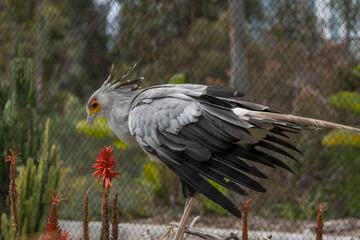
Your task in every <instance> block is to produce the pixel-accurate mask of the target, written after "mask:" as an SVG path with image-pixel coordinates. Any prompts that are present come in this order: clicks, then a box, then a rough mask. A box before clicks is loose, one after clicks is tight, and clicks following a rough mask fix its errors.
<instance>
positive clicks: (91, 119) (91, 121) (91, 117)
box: [87, 115, 94, 125]
mask: <svg viewBox="0 0 360 240" xmlns="http://www.w3.org/2000/svg"><path fill="white" fill-rule="evenodd" d="M87 120H88V123H89V124H90V125H93V123H94V116H93V115H88V117H87Z"/></svg>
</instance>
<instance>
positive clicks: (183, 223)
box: [174, 193, 200, 240]
mask: <svg viewBox="0 0 360 240" xmlns="http://www.w3.org/2000/svg"><path fill="white" fill-rule="evenodd" d="M199 196H200V194H199V193H196V194H195V195H194V196H193V197H188V198H186V202H185V208H184V214H183V215H182V217H181V220H180V223H179V228H178V230H177V232H176V235H175V239H174V240H182V239H183V237H184V233H185V227H186V220H187V219H188V218H189V215H190V212H191V210H192V208H193V207H194V205H195V202H196V200H197V199H198V198H199Z"/></svg>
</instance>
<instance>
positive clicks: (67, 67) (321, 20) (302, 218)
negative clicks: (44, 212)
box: [0, 0, 360, 239]
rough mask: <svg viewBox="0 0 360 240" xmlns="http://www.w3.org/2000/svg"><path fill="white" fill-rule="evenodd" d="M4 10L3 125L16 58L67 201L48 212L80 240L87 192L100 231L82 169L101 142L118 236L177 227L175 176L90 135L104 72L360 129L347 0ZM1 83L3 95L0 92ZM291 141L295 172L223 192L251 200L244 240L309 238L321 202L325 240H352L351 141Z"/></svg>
mask: <svg viewBox="0 0 360 240" xmlns="http://www.w3.org/2000/svg"><path fill="white" fill-rule="evenodd" d="M0 8H1V9H2V10H1V14H0V28H1V34H0V77H1V83H2V84H1V85H0V86H1V87H2V91H1V94H2V95H1V101H0V103H1V104H2V106H1V107H0V110H1V111H2V114H3V116H6V114H7V113H6V111H8V108H7V107H6V106H8V105H9V101H10V100H11V99H13V97H12V93H13V92H14V90H13V89H12V88H14V87H19V88H21V86H12V85H11V77H10V73H11V71H12V65H11V64H10V61H11V60H14V59H15V58H16V57H17V55H18V50H19V49H22V51H23V55H24V56H25V57H26V58H29V59H31V60H32V61H33V72H32V73H33V75H34V86H35V98H36V108H35V109H34V110H35V111H36V112H37V120H36V121H37V122H38V123H39V124H40V125H39V126H40V128H39V129H40V130H39V131H43V128H44V126H45V121H46V119H47V118H51V119H52V121H53V129H52V135H51V140H50V142H51V144H54V145H56V146H57V149H58V158H57V160H56V161H57V165H58V167H59V169H61V171H60V175H59V184H58V189H57V190H58V191H60V192H61V193H62V194H61V195H62V196H63V197H67V198H68V201H65V202H62V203H61V205H60V206H59V208H58V211H59V212H58V216H59V218H60V219H61V222H60V223H61V226H62V227H63V228H64V229H69V230H70V234H71V235H72V236H73V239H77V238H79V237H81V234H82V229H81V221H82V218H83V214H84V213H83V210H82V209H83V205H84V203H83V201H84V197H85V194H86V191H87V189H88V188H89V187H91V186H94V185H95V188H93V189H92V190H91V192H90V193H89V206H90V207H89V209H90V213H89V215H90V221H92V223H91V224H92V225H91V226H93V227H92V228H91V231H92V232H91V234H90V235H91V237H92V238H94V239H98V238H99V236H100V229H101V226H100V225H99V221H100V220H101V218H100V215H101V201H102V194H101V184H99V183H97V181H96V179H95V178H93V177H92V174H93V173H94V171H95V170H94V169H93V168H92V165H93V164H94V163H95V158H96V157H97V153H98V152H99V151H100V149H101V148H102V147H103V146H104V145H114V146H116V147H115V155H116V160H117V161H119V163H118V164H117V170H118V171H120V172H121V176H120V177H119V179H114V180H113V182H112V183H113V187H112V188H111V193H110V196H112V195H113V193H114V192H115V191H118V192H119V213H120V224H121V225H120V226H121V227H120V237H119V238H120V239H141V238H144V237H142V236H141V235H142V234H143V233H144V231H145V230H146V229H148V230H150V233H151V234H153V236H154V237H159V236H160V235H161V234H162V233H164V232H165V231H166V229H167V228H166V227H164V226H167V225H168V224H169V222H171V221H178V220H179V218H180V216H181V214H182V210H183V204H184V201H185V200H184V198H183V196H182V192H181V188H180V186H181V185H180V182H179V180H178V178H177V177H176V176H175V175H174V174H173V173H172V172H170V171H169V170H168V169H167V168H166V167H165V166H163V165H161V164H158V163H151V162H150V161H149V160H148V159H147V157H146V155H145V154H144V153H143V151H142V150H140V149H139V148H137V147H125V146H124V145H123V144H122V143H121V142H116V140H117V139H116V137H115V135H114V134H112V133H111V132H109V130H108V129H103V130H101V128H100V130H98V131H97V132H92V131H93V130H91V129H89V127H88V126H87V123H86V120H85V119H86V111H85V107H86V104H87V101H88V99H89V97H90V95H91V94H92V93H93V92H94V91H95V90H96V89H97V88H99V87H100V86H101V84H102V82H103V81H104V80H105V79H106V78H107V77H108V74H109V72H110V68H111V64H112V63H114V64H115V70H116V71H117V73H116V74H115V76H117V75H120V74H121V73H122V72H124V71H125V70H126V69H127V68H128V67H129V66H131V65H133V64H134V63H135V62H136V63H137V67H136V68H135V70H134V71H133V72H132V73H131V77H139V76H144V77H145V81H144V82H143V86H142V87H144V88H145V87H148V86H151V85H155V84H164V83H168V82H173V81H175V82H176V81H179V82H185V83H197V84H206V85H213V86H225V87H231V86H233V87H236V88H237V89H239V90H241V91H243V92H244V93H245V96H244V98H243V99H245V100H247V101H252V102H256V103H260V104H263V105H266V106H270V107H271V108H273V109H277V110H279V111H281V112H284V113H291V114H294V115H300V116H306V117H312V118H316V119H323V120H329V121H333V122H338V123H341V124H345V125H351V126H359V112H360V111H359V104H360V95H359V93H358V91H359V88H360V81H359V79H360V67H359V66H360V65H359V63H360V55H359V50H360V21H359V18H360V15H359V14H358V13H359V12H360V11H359V10H360V2H359V1H356V0H343V1H340V0H308V1H296V0H282V1H275V0H241V1H236V0H230V1H217V0H214V1H188V0H175V1H147V0H139V1H131V0H119V1H113V0H77V1H70V0H65V1H55V0H40V1H35V0H28V1H18V0H12V1H2V2H1V3H0ZM7 86H8V88H9V89H12V90H11V91H10V94H5V89H6V88H7ZM20 93H21V92H20ZM22 94H25V95H26V94H27V93H26V92H25V93H24V92H23V93H22ZM21 120H22V121H27V118H26V117H25V118H24V119H21ZM20 122H21V121H20ZM5 123H6V119H5V118H4V119H3V121H2V124H0V125H1V131H2V132H1V135H2V136H1V141H2V142H0V143H2V145H3V147H2V159H5V156H6V155H8V149H9V147H12V148H14V149H16V147H19V148H20V149H16V150H18V151H22V152H24V149H23V148H21V147H20V146H18V145H17V143H18V141H17V138H14V139H9V138H10V137H12V136H13V135H8V132H9V131H13V129H16V128H18V127H19V126H12V127H11V128H12V129H7V128H9V126H10V125H6V124H5ZM105 125H106V124H105ZM102 131H103V132H102ZM17 137H18V136H17ZM291 138H292V139H293V140H292V143H294V144H295V145H296V147H297V148H299V149H300V150H301V151H302V155H300V154H296V153H295V155H296V157H297V159H299V162H295V161H289V160H287V163H288V164H289V166H291V167H292V168H293V169H294V170H295V172H296V175H294V174H292V173H289V172H286V171H284V170H282V169H266V168H264V173H266V175H267V176H268V179H266V180H264V181H262V180H260V183H261V184H263V185H264V186H265V187H266V188H267V193H265V194H262V193H256V192H254V191H249V195H248V196H246V197H244V196H236V195H235V194H232V193H231V192H230V191H228V190H224V189H223V191H224V192H225V194H227V196H229V197H230V198H231V199H233V200H234V202H235V203H236V204H237V205H238V206H241V204H242V202H244V201H246V200H247V199H250V198H251V199H253V201H252V205H251V208H250V210H249V225H248V228H249V230H250V232H249V237H250V239H260V238H261V239H262V238H263V237H266V236H268V235H270V234H271V235H272V237H273V239H314V238H315V226H316V225H315V222H316V214H317V207H318V206H319V204H320V203H322V202H327V203H328V207H329V209H328V211H327V212H326V214H325V219H326V223H325V228H324V233H325V238H326V239H357V238H360V220H359V219H360V195H359V192H360V184H359V183H360V178H359V173H360V157H359V156H360V155H359V146H360V138H359V136H356V135H350V134H345V133H341V132H331V131H328V130H326V131H325V130H316V131H308V132H307V131H306V132H304V133H303V134H301V135H291ZM38 141H41V140H38ZM30 148H31V146H30ZM28 152H29V151H28ZM39 152H40V150H39V151H37V152H35V153H33V154H29V155H28V156H27V155H26V153H27V152H25V154H23V155H22V160H21V161H20V162H19V163H18V164H19V166H21V165H24V164H25V163H26V162H27V159H28V158H33V159H34V160H35V165H36V164H39V162H40V159H41V156H40V155H39ZM0 167H1V168H0V171H1V175H0V177H1V178H0V179H1V181H0V182H1V184H0V187H1V188H0V198H1V202H0V203H1V213H6V214H7V216H8V218H10V217H9V216H10V213H9V212H10V211H9V210H8V209H9V200H8V198H7V195H8V182H9V179H8V170H7V169H8V165H0ZM47 170H49V169H47ZM20 173H21V172H20V171H18V172H17V174H20ZM20 190H21V189H20ZM48 196H49V194H48V193H44V195H43V197H44V198H47V197H48ZM49 199H50V198H49ZM49 201H50V200H49ZM193 215H194V216H196V215H200V216H201V218H200V219H199V220H198V221H197V223H196V225H195V226H198V227H206V228H212V229H215V230H214V233H215V234H216V233H218V234H229V233H222V231H225V230H226V229H230V230H229V231H230V232H231V231H235V232H236V231H237V232H239V233H240V232H241V220H239V219H236V218H234V217H232V216H231V215H230V214H228V213H227V212H226V211H225V210H223V209H222V208H221V207H218V206H217V205H216V204H214V203H212V202H211V201H209V200H207V199H205V198H200V200H199V202H198V203H197V205H196V207H195V209H194V210H193ZM3 221H4V220H3V219H2V222H3ZM224 229H225V230H224ZM2 231H3V230H2Z"/></svg>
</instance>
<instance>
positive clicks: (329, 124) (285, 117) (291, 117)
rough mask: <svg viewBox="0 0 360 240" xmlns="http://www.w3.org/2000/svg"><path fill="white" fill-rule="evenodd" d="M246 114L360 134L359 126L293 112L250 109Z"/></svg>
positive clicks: (256, 117)
mask: <svg viewBox="0 0 360 240" xmlns="http://www.w3.org/2000/svg"><path fill="white" fill-rule="evenodd" d="M244 116H246V117H249V118H254V119H258V120H272V121H282V122H287V123H293V124H298V125H300V126H302V127H320V128H331V129H337V130H342V131H346V132H352V133H358V134H360V129H359V128H354V127H349V126H345V125H342V124H338V123H332V122H328V121H323V120H317V119H312V118H306V117H299V116H295V115H291V114H280V113H270V112H257V111H248V112H246V114H244Z"/></svg>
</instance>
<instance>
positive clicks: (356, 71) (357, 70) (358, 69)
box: [353, 64, 360, 77]
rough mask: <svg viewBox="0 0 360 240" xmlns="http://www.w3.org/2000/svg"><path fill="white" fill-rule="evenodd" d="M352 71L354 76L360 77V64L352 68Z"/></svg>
mask: <svg viewBox="0 0 360 240" xmlns="http://www.w3.org/2000/svg"><path fill="white" fill-rule="evenodd" d="M353 73H354V74H355V75H356V76H358V77H360V64H359V65H358V66H357V67H356V68H354V70H353Z"/></svg>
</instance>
